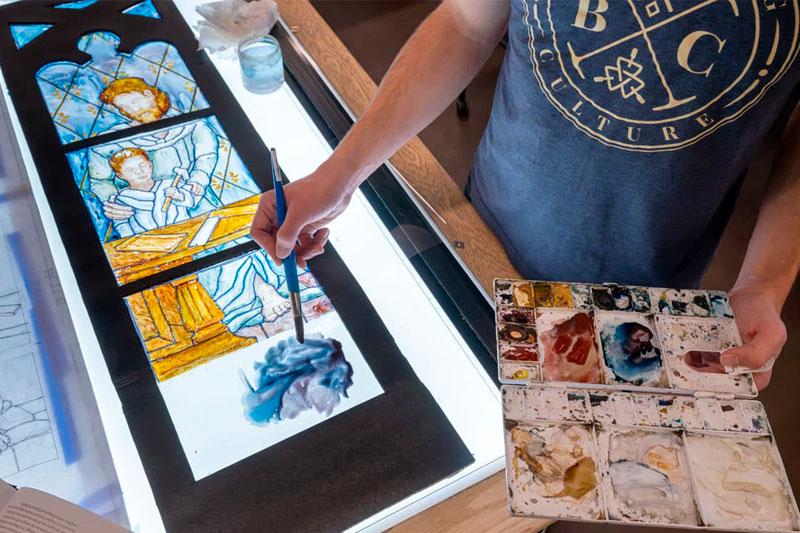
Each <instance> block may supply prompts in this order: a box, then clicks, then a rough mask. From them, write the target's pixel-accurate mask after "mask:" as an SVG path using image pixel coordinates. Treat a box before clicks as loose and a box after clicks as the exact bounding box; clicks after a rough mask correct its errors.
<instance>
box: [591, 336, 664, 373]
mask: <svg viewBox="0 0 800 533" xmlns="http://www.w3.org/2000/svg"><path fill="white" fill-rule="evenodd" d="M600 338H601V340H602V341H603V351H604V357H605V362H606V366H608V367H609V368H610V369H611V371H612V372H614V376H615V377H616V378H617V379H618V380H619V381H623V382H626V383H632V384H634V385H641V384H642V383H645V382H647V381H650V380H654V379H657V378H658V374H659V372H660V371H661V352H660V350H659V349H658V348H656V347H655V346H653V345H652V339H653V332H652V331H651V330H650V329H649V328H647V327H646V326H644V325H642V324H639V323H638V322H624V323H622V324H620V325H618V326H617V327H616V328H614V329H613V332H612V331H610V328H608V327H606V328H604V329H603V330H602V331H601V332H600Z"/></svg>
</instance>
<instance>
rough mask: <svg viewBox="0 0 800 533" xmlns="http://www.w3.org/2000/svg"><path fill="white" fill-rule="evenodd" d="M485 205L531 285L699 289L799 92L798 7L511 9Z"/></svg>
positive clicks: (703, 4) (489, 141)
mask: <svg viewBox="0 0 800 533" xmlns="http://www.w3.org/2000/svg"><path fill="white" fill-rule="evenodd" d="M511 2H512V9H511V16H510V20H509V43H508V50H507V52H506V57H505V61H504V63H503V67H502V70H501V73H500V78H499V80H498V83H497V89H496V93H495V100H494V105H493V108H492V114H491V118H490V120H489V124H488V126H487V128H486V131H485V133H484V136H483V138H482V140H481V143H480V146H479V148H478V151H477V154H476V158H475V163H474V166H473V170H472V174H471V191H470V194H471V198H472V201H473V203H474V204H475V207H476V208H477V210H478V212H479V213H480V214H481V216H483V218H484V219H485V220H486V221H487V222H488V223H489V225H490V226H491V227H492V228H493V229H494V231H495V232H496V233H497V235H498V236H499V238H500V239H501V241H502V242H503V244H504V246H505V248H506V250H507V252H508V254H509V257H510V258H511V261H512V263H513V264H514V265H515V266H516V267H517V268H518V270H519V271H520V272H521V273H522V274H523V275H524V276H526V277H528V278H532V279H551V280H565V281H589V282H604V281H610V282H619V283H629V284H644V285H656V286H672V287H692V286H696V285H697V284H698V283H699V281H700V278H701V277H702V275H703V273H704V272H705V270H706V269H707V267H708V265H709V263H710V261H711V258H712V256H713V254H714V250H715V248H716V246H717V244H718V242H719V239H720V236H721V234H722V231H723V229H724V228H725V225H726V224H727V222H728V219H729V217H730V214H731V211H732V209H733V207H734V203H735V199H736V196H737V194H738V192H739V188H740V186H741V181H742V179H743V175H744V173H745V171H746V170H747V167H748V165H749V162H750V160H751V158H752V156H753V152H754V150H755V148H756V147H757V146H758V144H759V143H760V142H761V140H762V138H763V137H764V135H765V134H766V132H767V131H768V129H769V128H770V126H771V125H772V123H773V122H774V120H775V118H776V116H777V114H778V112H779V111H780V109H781V108H782V107H783V106H784V105H785V104H786V102H787V99H788V97H789V94H790V92H791V90H792V89H793V88H794V86H795V85H796V84H797V80H798V68H797V67H796V66H795V65H794V63H795V61H794V60H795V57H796V55H797V51H798V47H799V46H800V43H798V23H800V16H798V0H705V1H701V0H696V1H692V2H689V1H680V0H511Z"/></svg>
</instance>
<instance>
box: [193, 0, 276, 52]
mask: <svg viewBox="0 0 800 533" xmlns="http://www.w3.org/2000/svg"><path fill="white" fill-rule="evenodd" d="M195 9H196V10H197V12H198V13H199V14H200V16H201V17H203V18H204V19H205V20H201V21H200V22H198V24H197V29H198V30H199V31H200V37H199V41H200V49H203V48H205V49H207V50H208V51H210V52H222V54H221V55H223V56H229V57H234V56H235V55H236V46H237V45H238V44H239V41H241V40H242V39H244V38H245V37H247V36H249V35H255V34H267V33H269V31H270V30H271V29H272V26H274V25H275V22H277V20H278V4H276V3H275V2H274V1H273V0H250V1H248V0H222V1H220V2H210V3H208V4H202V5H199V6H197V7H196V8H195Z"/></svg>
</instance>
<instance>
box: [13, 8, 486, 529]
mask: <svg viewBox="0 0 800 533" xmlns="http://www.w3.org/2000/svg"><path fill="white" fill-rule="evenodd" d="M154 1H155V3H156V6H157V8H158V10H159V12H160V13H161V15H162V19H161V20H155V19H150V18H143V17H135V16H130V15H122V14H121V13H120V12H121V11H122V10H123V9H126V8H127V7H129V6H132V5H134V4H136V3H138V0H124V1H123V0H102V1H101V2H99V3H97V4H94V5H93V6H90V7H88V8H86V9H83V10H69V9H53V8H51V7H50V5H52V3H53V2H52V1H40V0H25V1H23V2H20V3H16V4H11V5H8V6H4V7H2V8H0V22H2V24H0V66H1V67H2V69H3V73H4V76H5V79H6V81H7V83H8V86H9V92H10V94H11V97H12V100H13V101H14V105H15V108H16V111H17V113H18V115H19V117H20V121H21V123H22V128H23V132H24V134H25V136H26V138H27V140H28V144H29V146H30V149H31V153H32V155H33V159H34V161H35V162H36V166H37V170H38V172H39V175H40V178H41V181H42V185H43V187H44V190H45V193H46V195H47V197H48V199H50V200H51V201H50V202H49V203H50V207H51V210H52V211H53V214H54V217H55V219H56V221H57V223H58V225H59V234H60V237H61V239H62V241H63V243H64V246H65V248H66V250H67V253H68V255H69V260H70V263H71V266H72V269H73V272H74V273H75V276H76V279H77V282H78V285H79V287H80V289H81V293H82V296H83V300H84V303H85V305H86V307H87V310H88V312H89V316H90V318H91V321H92V325H93V327H94V329H95V332H96V334H97V337H98V340H99V342H100V345H101V347H102V349H103V355H104V357H105V359H106V363H107V366H108V369H109V372H110V374H111V377H112V380H113V381H114V383H115V386H116V387H117V392H118V394H119V397H120V399H121V401H122V405H123V410H124V412H125V416H126V419H127V421H128V425H129V427H130V429H131V433H132V435H133V438H134V441H135V443H136V446H137V449H138V452H139V455H140V458H141V460H142V463H143V464H144V468H145V472H146V474H147V477H148V480H149V482H150V484H151V486H152V488H153V492H154V495H155V498H156V501H157V504H158V506H159V509H160V511H161V514H162V517H163V518H164V521H165V524H166V526H167V529H168V530H170V531H222V530H237V531H263V530H270V531H295V530H325V531H328V530H336V529H342V528H345V527H347V526H350V525H352V524H354V523H356V522H358V521H359V520H362V519H363V518H366V517H367V516H369V515H371V514H374V513H376V512H378V511H380V510H382V509H384V508H386V507H388V506H389V505H391V504H393V503H395V502H397V501H399V500H401V499H403V498H405V497H407V496H410V495H411V494H413V493H414V492H417V491H419V490H422V489H424V488H425V487H427V486H429V485H431V484H433V483H436V482H437V481H439V480H441V479H443V478H445V477H447V476H448V475H450V474H452V473H454V472H455V471H457V470H459V469H461V468H463V467H465V466H467V465H468V464H470V463H471V462H472V461H473V458H472V456H471V454H470V453H469V450H468V449H467V448H466V447H465V446H464V444H463V442H461V440H460V438H459V436H458V434H457V433H456V431H455V430H454V429H453V428H452V426H451V425H450V423H449V421H448V420H447V417H446V416H445V415H444V414H443V413H442V411H441V409H440V408H439V407H438V405H437V403H436V401H435V400H434V398H433V397H432V396H431V395H430V393H429V392H428V390H427V389H426V388H425V386H424V385H423V384H422V383H421V382H420V381H419V379H418V378H417V377H416V375H415V374H414V371H413V369H412V368H411V367H410V365H409V364H408V362H407V361H406V359H405V358H404V357H403V355H402V353H400V351H399V349H398V348H397V346H396V344H395V343H394V341H393V339H392V338H391V335H390V334H389V332H388V330H386V328H385V326H384V325H383V323H382V321H381V320H380V317H379V316H378V315H377V313H376V311H375V310H374V308H373V307H372V305H371V303H370V302H369V300H368V299H367V297H366V295H365V294H364V293H363V291H362V290H361V288H360V286H359V285H358V283H357V282H356V280H355V279H354V278H353V277H352V275H351V274H350V272H349V270H348V269H347V268H346V267H345V266H344V264H343V262H342V261H341V259H340V258H339V257H338V255H337V254H336V253H335V251H334V250H332V249H331V250H329V251H328V252H327V253H326V254H324V255H323V256H321V257H320V258H318V259H315V260H314V261H313V262H312V265H311V269H312V272H313V273H314V275H315V276H316V277H317V279H318V280H319V281H320V283H321V284H322V286H323V287H324V288H325V291H326V293H327V294H328V296H329V297H330V298H331V301H332V302H333V304H334V306H335V307H336V309H337V311H338V312H339V314H340V316H341V317H342V320H343V321H344V323H345V324H346V325H347V328H348V330H349V332H350V334H351V335H352V337H353V339H354V340H355V341H356V343H357V344H358V346H359V347H360V348H361V350H362V353H363V355H364V357H365V359H366V360H367V362H368V363H369V365H370V367H371V369H372V371H373V373H374V374H375V376H376V377H377V378H378V381H379V382H380V383H381V385H382V387H383V388H384V390H385V393H384V394H382V395H380V396H378V397H377V398H375V399H373V400H370V401H368V402H365V403H364V404H361V405H360V406H358V407H356V408H353V409H351V410H349V411H347V412H344V413H341V414H339V415H337V416H336V417H333V418H331V419H329V420H328V421H326V422H324V423H321V424H318V425H317V426H314V427H313V428H311V429H309V430H308V431H305V432H302V433H300V434H298V435H295V436H294V437H292V438H290V439H287V440H285V441H283V442H281V443H279V444H277V445H275V446H272V447H270V448H268V449H267V450H264V451H262V452H260V453H258V454H255V455H253V456H251V457H248V458H246V459H244V460H242V461H240V462H238V463H236V464H234V465H232V466H230V467H228V468H225V469H223V470H221V471H220V472H217V473H215V474H213V475H211V476H209V477H207V478H205V479H203V480H201V481H200V482H197V483H195V482H193V481H192V476H191V472H190V470H189V466H188V463H187V462H186V460H185V457H184V455H183V454H184V451H183V449H182V448H181V446H180V443H179V442H178V438H177V435H176V433H175V430H174V427H173V425H172V422H171V420H170V418H169V414H168V412H167V410H166V406H165V404H164V401H163V398H162V397H161V394H160V392H159V391H158V387H157V384H156V382H155V379H154V377H153V375H152V372H151V371H150V367H149V364H148V363H147V358H146V355H145V353H144V351H143V349H142V347H141V344H140V342H139V338H138V336H137V335H136V332H135V329H134V327H133V323H132V322H131V320H130V316H129V314H128V310H127V307H126V306H125V304H124V301H123V298H122V297H123V295H124V294H126V293H128V292H129V290H127V289H123V288H120V287H118V286H117V283H116V280H115V279H114V276H113V273H112V272H111V270H110V268H109V266H108V262H107V259H106V257H105V254H104V252H103V248H102V245H101V243H100V242H99V241H98V239H97V237H96V233H95V230H94V227H93V225H92V223H91V220H90V218H89V215H88V212H87V210H86V208H85V206H84V204H83V200H82V198H81V197H80V193H79V192H78V190H77V188H76V187H75V185H74V182H73V180H72V176H71V170H70V167H69V164H68V162H67V160H66V157H64V154H65V153H66V152H68V151H71V150H74V149H76V148H78V147H79V146H80V147H87V146H93V145H94V144H100V143H103V142H107V141H108V140H109V139H110V138H111V136H110V135H100V136H98V137H96V138H94V139H91V140H88V141H80V142H79V143H73V144H71V145H64V146H62V145H61V142H60V140H59V138H58V135H57V133H56V131H55V128H54V127H53V125H52V122H51V119H50V116H49V113H48V111H47V109H46V107H45V105H44V102H43V100H42V99H41V96H40V93H39V88H38V85H37V84H36V81H35V73H36V71H38V69H39V68H40V67H41V66H43V65H44V64H46V63H49V62H51V61H55V60H66V61H74V62H77V63H83V62H85V61H86V60H87V59H88V58H89V57H88V56H87V55H86V54H84V53H82V52H80V51H79V50H77V49H76V48H75V43H76V41H77V39H78V38H79V37H80V36H81V35H83V34H85V33H88V32H91V31H96V30H100V29H102V30H104V31H111V32H113V33H115V34H117V35H118V36H119V37H120V39H121V43H120V46H119V47H118V49H119V50H120V51H123V52H129V51H131V50H132V49H133V48H135V47H136V46H138V45H139V44H141V43H143V42H147V41H150V40H166V41H169V42H171V43H172V44H173V45H175V46H176V48H178V50H179V52H180V53H181V55H182V56H183V58H184V60H185V62H186V64H187V66H188V67H189V69H190V71H191V72H192V74H193V75H194V77H195V80H196V81H197V83H198V85H199V86H200V88H201V90H202V91H203V93H204V95H205V97H206V99H207V100H208V102H209V104H210V106H211V107H210V113H213V114H214V115H215V116H217V118H218V119H219V121H220V123H221V124H222V127H223V128H224V129H225V131H226V133H227V135H228V137H229V138H230V140H231V142H232V143H233V144H234V146H236V148H237V151H238V152H239V154H240V156H241V157H242V160H243V161H244V163H245V165H246V166H247V167H248V168H249V169H250V171H251V173H252V174H253V177H254V179H255V180H256V182H257V183H258V185H259V186H260V187H261V188H262V189H264V190H267V189H269V188H270V187H271V180H270V179H269V175H268V169H269V157H268V152H267V150H266V147H265V146H264V145H263V143H262V142H261V139H260V137H259V136H258V135H257V134H256V132H255V131H254V129H253V128H252V126H251V124H250V122H249V121H248V119H247V117H246V115H245V114H244V113H243V111H242V110H241V108H240V107H239V105H238V103H237V102H236V100H235V98H234V97H233V95H232V94H231V93H230V91H229V90H228V88H227V86H226V85H225V83H224V81H223V80H222V79H221V78H220V77H219V74H218V72H217V71H216V69H215V68H214V67H213V65H212V64H211V62H210V61H209V59H208V58H207V56H206V55H205V54H204V53H202V52H197V51H196V48H197V42H196V40H195V38H194V35H193V33H192V32H191V30H190V29H189V28H188V27H187V26H186V24H185V23H184V22H183V19H182V17H181V15H180V13H179V12H178V11H177V9H176V8H175V6H174V5H173V4H172V2H170V1H168V0H154ZM9 22H13V23H39V22H41V23H50V24H54V27H53V28H51V29H50V30H48V31H47V32H45V33H44V34H43V35H41V36H40V37H38V38H37V39H35V40H34V41H32V42H31V43H30V44H28V45H26V46H25V47H23V48H22V49H21V50H17V49H16V46H15V45H14V43H13V40H12V38H11V35H10V32H8V31H7V30H6V28H7V24H8V23H9ZM205 113H206V112H202V113H199V114H205ZM199 114H198V115H199ZM190 115H191V116H190ZM195 115H196V114H187V115H184V116H182V117H181V118H182V119H186V120H188V119H190V118H191V117H192V116H195ZM174 122H176V123H182V122H183V120H181V119H174ZM166 124H167V122H166V121H160V122H159V123H158V125H157V126H155V125H150V126H143V127H140V128H130V129H128V130H126V133H125V134H126V135H133V134H136V133H139V132H141V131H145V130H146V129H147V128H156V127H159V128H160V127H163V126H164V125H166ZM250 249H252V245H249V244H248V245H241V246H239V247H237V248H235V249H232V250H230V251H227V252H226V253H223V254H219V255H217V256H213V257H214V258H215V259H204V261H203V262H202V263H201V264H208V263H212V262H214V260H216V261H221V260H223V259H225V258H228V257H231V256H234V255H236V254H238V253H243V252H247V251H248V250H250ZM185 273H186V269H185V268H183V269H181V268H176V269H173V270H171V271H170V273H169V274H164V275H159V277H158V278H156V279H149V280H148V282H144V281H142V282H140V284H139V288H144V286H146V285H147V284H149V283H153V282H156V281H160V280H161V279H160V278H162V277H163V278H166V277H171V278H175V277H179V276H180V275H183V274H185ZM387 282H388V283H390V282H391V280H387ZM431 356H435V354H431ZM356 379H357V376H356ZM209 433H210V434H213V428H209Z"/></svg>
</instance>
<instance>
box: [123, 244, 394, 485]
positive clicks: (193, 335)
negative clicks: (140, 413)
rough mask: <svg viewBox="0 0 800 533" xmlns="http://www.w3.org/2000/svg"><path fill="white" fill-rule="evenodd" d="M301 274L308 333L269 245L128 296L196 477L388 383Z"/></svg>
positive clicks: (378, 391)
mask: <svg viewBox="0 0 800 533" xmlns="http://www.w3.org/2000/svg"><path fill="white" fill-rule="evenodd" d="M298 274H299V279H300V299H301V302H302V306H303V315H304V319H305V321H306V322H307V328H308V330H309V331H310V332H313V333H312V334H311V337H310V338H309V339H307V341H306V343H305V344H303V345H300V344H298V343H297V341H296V340H295V339H294V326H293V321H292V316H291V304H290V303H289V293H288V290H287V288H286V277H285V275H284V273H283V268H282V267H279V266H277V265H276V264H275V263H274V262H273V261H272V260H271V259H270V258H269V257H268V256H267V254H265V253H264V252H263V251H256V252H251V253H248V254H245V255H243V256H241V257H237V258H234V259H231V260H228V261H226V262H224V263H221V264H219V265H215V266H213V267H210V268H207V269H203V270H201V271H199V272H196V273H194V274H191V275H189V276H185V277H182V278H179V279H176V280H174V281H171V282H169V283H164V284H161V285H157V286H155V287H153V288H152V289H147V290H145V291H142V292H140V293H136V294H133V295H131V296H129V297H127V298H126V302H127V304H128V308H129V309H130V312H131V316H132V317H133V319H134V321H135V323H136V329H137V333H138V334H139V338H140V339H141V341H142V345H143V346H144V348H145V350H146V352H147V354H148V357H149V359H150V365H151V367H152V369H153V374H154V375H155V377H156V379H157V380H158V382H159V385H158V388H159V390H160V392H161V394H162V396H163V397H164V401H165V402H166V404H167V409H168V410H169V412H170V417H171V418H172V422H173V423H174V424H175V427H176V429H177V431H178V435H179V437H180V439H181V444H182V446H183V449H184V452H185V453H186V457H187V459H188V460H189V464H190V465H191V468H192V472H193V475H194V477H195V479H200V478H202V477H205V476H206V475H209V474H212V473H214V472H215V471H217V470H219V469H220V468H224V467H226V466H228V465H230V464H231V463H234V462H236V461H239V460H241V459H243V458H245V457H247V456H248V455H251V454H252V453H255V452H257V451H260V450H261V449H263V448H264V447H266V446H270V445H272V444H274V443H276V442H278V441H280V440H283V439H285V438H287V437H289V436H291V435H292V434H294V433H297V432H298V431H303V430H304V429H307V428H308V427H311V426H312V425H315V424H318V423H320V422H322V421H324V420H326V419H327V418H328V417H330V416H332V415H335V414H338V413H340V412H342V411H344V410H346V409H349V408H350V407H354V406H355V405H357V404H358V403H361V402H363V401H366V400H368V399H370V398H373V397H375V396H376V395H378V394H381V393H382V392H383V390H382V389H381V387H380V385H379V384H378V381H377V380H376V379H375V376H374V374H373V373H372V371H371V370H370V368H369V366H368V365H367V363H366V361H365V360H364V357H363V356H362V355H361V352H360V351H359V349H358V347H357V346H356V344H355V342H354V341H353V339H352V338H351V337H350V334H349V333H348V332H347V329H346V328H345V327H344V324H343V323H342V321H341V318H339V316H338V315H337V313H336V311H335V310H334V309H333V306H332V305H331V302H330V300H328V298H327V297H326V296H325V294H324V293H323V291H322V288H321V287H320V285H319V283H318V282H317V280H316V279H315V278H314V276H313V275H312V274H311V273H310V272H308V271H307V270H305V271H302V270H301V271H299V272H298ZM332 339H335V340H332ZM201 391H202V393H201ZM200 420H202V421H203V423H199V421H200ZM208 424H210V425H212V426H214V427H215V428H217V430H222V431H223V433H224V434H225V435H226V439H225V440H224V441H218V440H216V439H209V438H208V435H207V433H206V432H205V429H204V428H206V427H207V425H208ZM264 426H269V427H268V428H264ZM259 428H261V429H259Z"/></svg>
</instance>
